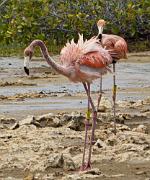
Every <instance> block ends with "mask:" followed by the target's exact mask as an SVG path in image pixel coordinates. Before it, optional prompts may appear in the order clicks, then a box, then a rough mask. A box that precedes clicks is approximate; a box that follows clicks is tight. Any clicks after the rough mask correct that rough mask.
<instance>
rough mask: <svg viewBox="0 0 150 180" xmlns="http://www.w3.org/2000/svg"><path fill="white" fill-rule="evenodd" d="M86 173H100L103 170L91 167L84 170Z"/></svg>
mask: <svg viewBox="0 0 150 180" xmlns="http://www.w3.org/2000/svg"><path fill="white" fill-rule="evenodd" d="M83 173H84V174H92V175H100V174H101V171H100V170H99V169H98V168H94V169H90V170H87V171H84V172H83Z"/></svg>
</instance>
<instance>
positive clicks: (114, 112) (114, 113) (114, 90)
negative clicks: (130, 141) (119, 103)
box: [112, 61, 117, 134]
mask: <svg viewBox="0 0 150 180" xmlns="http://www.w3.org/2000/svg"><path fill="white" fill-rule="evenodd" d="M115 63H116V62H115V61H113V95H112V99H113V116H114V133H115V134H116V89H117V85H116V75H115V72H116V70H115V69H116V68H115Z"/></svg>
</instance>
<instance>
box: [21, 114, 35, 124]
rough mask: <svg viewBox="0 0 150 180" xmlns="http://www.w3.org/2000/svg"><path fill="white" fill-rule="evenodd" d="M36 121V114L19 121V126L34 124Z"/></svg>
mask: <svg viewBox="0 0 150 180" xmlns="http://www.w3.org/2000/svg"><path fill="white" fill-rule="evenodd" d="M34 121H35V117H34V116H28V117H27V118H25V119H23V120H21V121H19V126H22V125H29V124H33V122H34Z"/></svg>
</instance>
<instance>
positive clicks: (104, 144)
mask: <svg viewBox="0 0 150 180" xmlns="http://www.w3.org/2000/svg"><path fill="white" fill-rule="evenodd" d="M95 146H97V147H98V148H102V147H106V143H104V142H103V141H102V140H100V139H98V140H97V141H96V143H95Z"/></svg>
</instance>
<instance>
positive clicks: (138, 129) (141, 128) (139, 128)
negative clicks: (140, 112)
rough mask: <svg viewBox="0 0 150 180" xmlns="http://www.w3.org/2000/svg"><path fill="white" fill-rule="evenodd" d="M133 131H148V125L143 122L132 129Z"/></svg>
mask: <svg viewBox="0 0 150 180" xmlns="http://www.w3.org/2000/svg"><path fill="white" fill-rule="evenodd" d="M132 131H133V132H140V133H147V131H148V130H147V127H146V126H145V125H143V124H141V125H139V126H138V127H137V128H133V129H132Z"/></svg>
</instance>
